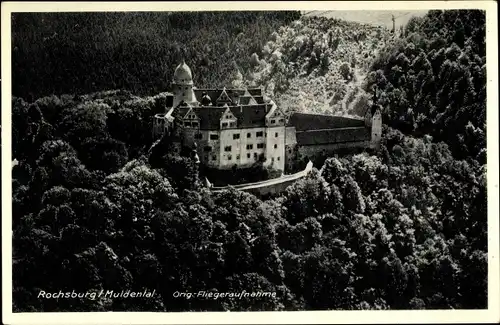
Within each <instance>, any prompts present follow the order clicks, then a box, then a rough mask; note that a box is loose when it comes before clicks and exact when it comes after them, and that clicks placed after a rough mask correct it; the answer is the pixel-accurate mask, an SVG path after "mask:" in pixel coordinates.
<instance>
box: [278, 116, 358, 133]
mask: <svg viewBox="0 0 500 325" xmlns="http://www.w3.org/2000/svg"><path fill="white" fill-rule="evenodd" d="M288 125H289V126H295V129H296V130H297V131H306V130H322V129H337V128H347V127H361V126H364V125H365V122H364V120H361V119H359V120H358V119H355V118H349V117H343V116H333V115H319V114H305V113H293V114H292V115H291V116H290V119H289V121H288Z"/></svg>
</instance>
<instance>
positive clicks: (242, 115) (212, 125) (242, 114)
mask: <svg viewBox="0 0 500 325" xmlns="http://www.w3.org/2000/svg"><path fill="white" fill-rule="evenodd" d="M227 108H228V107H223V106H193V107H192V109H193V110H194V112H195V113H196V115H197V116H198V118H199V119H200V129H202V130H217V129H219V127H220V118H221V117H222V114H223V113H224V112H225V111H226V109H227ZM189 109H190V107H187V106H177V107H176V108H175V111H174V112H175V113H174V115H175V116H177V117H178V118H182V117H184V116H185V115H186V113H187V112H188V111H189ZM229 109H230V110H231V112H232V113H233V115H234V116H235V117H236V118H237V124H236V127H238V128H250V127H263V126H265V125H266V119H265V117H266V115H267V113H268V112H269V111H270V110H271V105H270V104H263V105H239V106H229Z"/></svg>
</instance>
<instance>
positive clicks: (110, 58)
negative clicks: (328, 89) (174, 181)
mask: <svg viewBox="0 0 500 325" xmlns="http://www.w3.org/2000/svg"><path fill="white" fill-rule="evenodd" d="M298 17H299V13H298V12H287V11H280V12H245V11H242V12H189V13H187V12H136V13H123V12H98V13H93V14H91V15H89V14H88V13H78V12H76V13H16V14H14V15H13V16H12V31H13V33H12V70H13V72H15V71H22V73H13V75H12V78H13V80H12V81H13V87H12V92H13V94H14V95H15V96H20V97H23V98H25V99H26V100H28V101H31V100H34V99H37V98H39V97H43V96H47V95H53V94H56V95H61V94H87V93H91V92H95V91H102V90H110V89H124V90H129V91H132V92H133V93H134V94H136V95H154V94H157V93H159V92H163V91H166V90H167V87H168V86H169V83H170V81H171V78H172V75H173V72H174V69H175V67H176V66H177V64H178V63H179V60H180V59H181V57H184V58H185V59H186V61H187V62H189V65H190V66H191V67H196V71H195V73H194V82H195V84H196V85H197V86H198V87H200V88H201V87H216V86H218V87H221V86H223V85H227V84H229V82H230V81H231V78H232V76H233V74H234V65H233V62H236V63H237V64H238V66H239V67H240V68H241V69H242V70H243V71H245V70H246V69H247V68H248V66H249V61H248V57H249V56H250V54H252V53H253V52H255V51H259V50H260V49H261V48H262V47H263V45H264V43H265V42H266V41H267V40H268V39H269V38H270V35H271V33H272V32H273V31H275V30H277V29H278V28H279V27H280V26H282V25H285V24H288V23H289V22H291V21H292V20H294V19H297V18H298Z"/></svg>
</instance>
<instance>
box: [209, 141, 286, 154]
mask: <svg viewBox="0 0 500 325" xmlns="http://www.w3.org/2000/svg"><path fill="white" fill-rule="evenodd" d="M265 147H266V144H265V143H257V149H263V148H265ZM232 149H233V148H232V146H225V147H224V151H225V152H231V150H232ZM252 149H253V144H247V150H252ZM274 149H278V145H277V144H275V145H274ZM210 150H211V149H210Z"/></svg>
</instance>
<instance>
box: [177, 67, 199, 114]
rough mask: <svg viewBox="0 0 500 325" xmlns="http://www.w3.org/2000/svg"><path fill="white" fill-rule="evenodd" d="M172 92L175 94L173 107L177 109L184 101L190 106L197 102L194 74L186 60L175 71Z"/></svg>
mask: <svg viewBox="0 0 500 325" xmlns="http://www.w3.org/2000/svg"><path fill="white" fill-rule="evenodd" d="M172 92H173V93H174V102H173V105H172V106H173V107H176V106H177V105H179V103H180V102H182V101H185V102H186V103H188V104H193V103H195V102H196V96H195V94H194V91H193V74H192V73H191V69H190V68H189V66H188V65H187V64H186V62H184V60H182V62H181V64H179V65H178V66H177V68H176V69H175V72H174V78H173V80H172Z"/></svg>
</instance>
